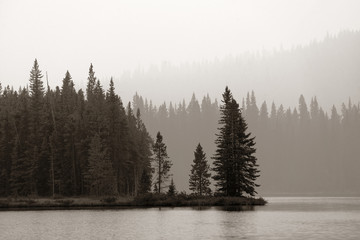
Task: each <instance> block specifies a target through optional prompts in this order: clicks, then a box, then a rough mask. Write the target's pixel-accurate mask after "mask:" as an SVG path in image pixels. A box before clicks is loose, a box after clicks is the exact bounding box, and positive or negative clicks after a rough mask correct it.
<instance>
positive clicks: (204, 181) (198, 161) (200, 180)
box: [189, 143, 211, 196]
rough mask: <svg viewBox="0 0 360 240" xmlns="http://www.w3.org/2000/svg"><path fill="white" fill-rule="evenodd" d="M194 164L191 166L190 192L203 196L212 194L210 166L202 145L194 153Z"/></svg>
mask: <svg viewBox="0 0 360 240" xmlns="http://www.w3.org/2000/svg"><path fill="white" fill-rule="evenodd" d="M194 156H195V158H194V160H193V162H194V164H192V165H191V167H192V168H191V174H190V179H189V185H190V190H191V191H193V192H194V193H196V194H199V195H200V196H202V195H203V194H206V195H208V194H210V193H211V189H210V187H209V186H210V179H209V178H210V176H211V174H210V173H209V170H210V166H209V164H208V162H207V160H206V156H205V153H204V152H203V148H202V147H201V145H200V143H199V144H198V146H197V147H196V150H195V152H194Z"/></svg>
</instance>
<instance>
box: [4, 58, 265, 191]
mask: <svg viewBox="0 0 360 240" xmlns="http://www.w3.org/2000/svg"><path fill="white" fill-rule="evenodd" d="M43 77H44V76H43V75H42V72H41V70H40V69H39V65H38V62H37V60H36V59H35V61H34V65H33V67H32V69H31V72H30V80H29V82H30V84H29V86H28V87H25V88H20V89H19V91H15V90H14V89H13V88H10V87H9V86H7V87H6V88H4V89H2V88H1V85H0V134H1V135H0V136H1V137H0V186H1V188H0V196H33V197H36V196H53V197H54V196H56V195H60V196H78V195H83V196H88V195H95V196H109V195H127V196H129V195H130V196H137V195H141V194H144V193H148V192H151V191H152V187H153V191H154V192H155V193H161V192H164V189H165V188H166V189H167V188H168V194H170V195H174V194H175V193H176V189H175V184H174V180H173V179H171V184H170V185H167V182H168V180H169V178H170V177H171V176H172V174H170V169H171V167H172V165H173V163H172V161H171V160H170V159H169V156H168V154H167V146H166V144H165V143H164V141H163V136H162V135H161V133H160V132H157V134H156V140H155V142H154V141H153V139H152V138H151V136H150V134H149V133H148V131H147V129H146V126H145V124H144V122H143V120H142V116H141V109H140V108H139V107H136V108H135V109H136V111H135V112H136V113H134V111H133V108H132V106H131V104H130V103H129V104H128V105H127V107H126V108H125V107H124V106H123V103H122V101H121V98H120V97H119V96H118V95H117V94H116V93H115V87H114V82H113V80H112V79H111V80H110V85H109V88H108V90H107V91H106V92H105V90H104V89H103V87H102V86H101V83H100V81H99V80H98V79H97V78H96V76H95V72H94V70H93V66H92V65H90V68H89V75H88V82H87V88H86V97H85V93H84V92H83V91H82V90H81V89H80V90H79V91H76V90H75V87H74V82H73V80H72V77H71V75H70V73H69V72H68V71H67V72H66V74H65V77H64V79H63V82H62V86H61V88H60V87H56V88H55V90H53V89H51V88H50V86H49V85H48V83H47V88H46V89H45V87H44V82H43ZM223 96H224V99H223V100H222V103H223V105H222V106H221V108H220V111H221V119H220V120H219V123H220V126H221V127H220V128H219V129H220V132H219V134H218V139H217V141H216V143H217V145H218V148H219V149H218V151H217V153H216V155H215V157H214V160H215V164H214V166H215V167H214V168H212V169H211V167H210V164H209V163H208V161H207V159H206V155H205V153H204V151H203V149H202V146H201V144H200V143H198V145H197V147H196V150H195V152H194V158H193V165H192V169H191V171H189V172H190V174H189V182H188V184H189V186H190V190H192V191H193V192H194V193H195V194H196V195H200V196H202V195H210V194H211V193H212V190H211V188H210V184H211V182H210V177H211V173H210V171H211V170H214V171H215V172H216V174H215V175H213V179H214V180H215V181H216V182H217V186H218V188H217V192H218V193H219V194H222V195H227V196H242V195H243V194H247V195H251V196H253V195H254V194H256V191H255V187H257V186H258V185H257V184H255V180H256V178H257V177H258V176H259V175H258V173H259V171H258V170H257V167H258V165H257V164H256V160H257V159H256V157H255V156H253V154H254V153H255V148H254V144H255V143H254V141H253V139H254V138H250V133H245V132H246V131H247V124H246V122H245V120H244V118H243V117H242V114H241V110H240V108H239V105H238V103H237V102H236V100H235V99H234V98H233V97H232V94H231V93H230V90H229V89H228V88H226V91H225V93H224V95H223ZM204 104H208V105H209V106H210V107H211V108H213V110H212V111H210V112H209V113H208V114H209V116H210V115H212V114H214V113H215V111H214V110H215V107H217V105H214V104H211V101H210V99H209V98H208V99H204ZM144 106H145V105H144ZM150 106H151V103H150ZM184 107H185V105H183V106H182V108H184ZM191 107H192V108H193V109H198V108H199V106H198V105H197V104H196V102H195V100H194V104H193V105H192V106H191ZM150 108H151V107H150ZM159 109H162V110H163V111H166V108H161V107H160V108H159ZM142 110H144V111H145V109H142ZM183 110H184V113H185V114H186V110H185V109H183ZM145 112H146V113H147V114H149V111H145ZM154 112H155V113H156V111H154ZM159 113H161V111H159ZM163 117H164V116H163ZM165 117H167V116H165ZM196 117H200V116H196ZM199 120H200V119H199ZM182 121H183V120H182V119H179V123H180V124H187V122H186V121H185V122H183V123H182ZM194 127H197V126H194ZM174 130H180V129H174ZM184 176H186V174H185V175H181V177H182V178H184Z"/></svg>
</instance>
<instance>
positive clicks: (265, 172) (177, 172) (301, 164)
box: [133, 92, 360, 195]
mask: <svg viewBox="0 0 360 240" xmlns="http://www.w3.org/2000/svg"><path fill="white" fill-rule="evenodd" d="M133 106H134V109H138V108H139V109H140V111H141V112H142V113H143V115H142V117H143V120H144V123H145V124H146V126H147V127H148V130H149V132H150V133H151V134H154V133H155V131H158V130H160V131H161V132H162V133H163V135H164V137H166V139H167V143H168V146H169V147H168V152H169V155H170V156H171V157H172V159H173V163H174V166H173V173H174V180H175V182H176V183H177V186H178V188H179V189H188V185H187V179H184V178H183V176H184V175H185V174H186V173H187V172H188V171H189V169H190V164H191V160H192V150H193V149H194V146H196V144H197V143H198V142H201V144H202V146H203V149H204V151H205V152H206V153H208V156H213V154H214V153H215V151H216V145H215V140H216V136H215V134H217V133H218V130H217V128H218V119H219V117H220V115H219V113H220V109H219V103H218V102H217V100H211V98H210V97H209V95H207V96H204V97H203V98H202V100H201V101H199V100H198V99H197V98H196V96H195V95H193V97H192V98H191V100H190V101H189V103H186V102H185V101H181V102H179V103H177V104H174V103H171V102H170V103H169V104H166V103H163V104H161V105H160V106H158V107H157V106H154V105H153V104H152V102H151V101H148V100H147V99H144V98H143V97H141V96H139V95H138V94H136V95H135V96H134V99H133ZM241 109H242V114H243V116H244V117H245V119H246V121H247V122H248V124H249V132H251V133H252V134H253V136H255V137H256V138H255V142H256V148H257V152H256V156H257V158H258V159H259V160H258V163H259V165H260V170H261V177H260V178H259V183H260V185H261V186H260V188H259V192H260V193H261V194H267V195H269V194H324V195H329V194H330V195H332V194H359V193H360V192H359V186H360V185H359V183H360V175H359V174H358V172H359V169H360V161H359V156H360V148H359V144H360V105H359V103H352V102H351V100H349V101H348V102H347V103H344V104H342V106H341V109H337V108H336V107H335V106H333V107H332V110H331V112H329V113H327V112H325V111H324V110H323V108H322V107H321V106H320V105H319V103H318V100H317V98H316V97H313V98H312V99H310V101H309V102H308V103H307V102H306V100H305V98H304V97H303V96H302V95H301V96H300V97H299V99H298V107H296V108H288V107H286V106H284V105H282V104H279V105H276V104H275V103H274V102H272V103H270V104H268V103H266V102H263V103H262V104H258V103H257V101H256V96H255V93H254V92H251V93H248V94H247V95H246V96H245V97H244V99H243V100H242V104H241Z"/></svg>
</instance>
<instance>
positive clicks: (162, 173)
mask: <svg viewBox="0 0 360 240" xmlns="http://www.w3.org/2000/svg"><path fill="white" fill-rule="evenodd" d="M153 152H154V161H155V166H154V168H155V171H156V182H155V184H157V185H158V186H157V190H158V193H160V192H161V189H162V188H163V187H162V184H163V183H165V182H166V180H167V179H168V177H169V171H170V168H171V166H172V163H171V161H170V160H169V157H168V155H167V151H166V145H165V143H163V136H162V135H161V133H160V132H158V133H157V135H156V142H155V144H154V145H153Z"/></svg>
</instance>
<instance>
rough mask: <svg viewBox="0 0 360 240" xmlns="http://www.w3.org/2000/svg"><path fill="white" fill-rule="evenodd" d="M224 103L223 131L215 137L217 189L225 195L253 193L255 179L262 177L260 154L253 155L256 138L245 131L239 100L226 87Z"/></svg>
mask: <svg viewBox="0 0 360 240" xmlns="http://www.w3.org/2000/svg"><path fill="white" fill-rule="evenodd" d="M222 102H223V105H222V106H221V108H220V111H221V119H220V120H219V124H220V125H221V127H220V128H219V130H220V133H219V134H218V135H217V139H216V142H215V143H216V145H217V149H216V153H215V156H214V157H213V159H214V169H213V170H214V171H215V173H216V174H215V175H214V176H213V179H214V180H215V181H216V186H217V188H218V189H217V190H218V191H219V192H220V193H222V194H224V195H226V196H243V194H244V193H245V194H248V195H250V196H254V195H255V194H256V193H257V192H256V191H255V187H258V186H259V185H258V184H256V183H255V180H256V179H257V178H258V177H259V170H258V169H257V167H258V164H257V163H256V161H257V158H256V157H255V156H254V155H253V154H254V153H255V152H256V149H255V148H254V145H255V142H254V138H252V137H250V135H251V133H246V130H247V124H246V122H245V120H244V118H243V117H242V115H241V111H240V108H239V104H238V103H237V102H236V100H235V99H234V98H233V96H232V94H231V92H230V89H229V88H228V87H226V89H225V92H224V94H223V100H222Z"/></svg>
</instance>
